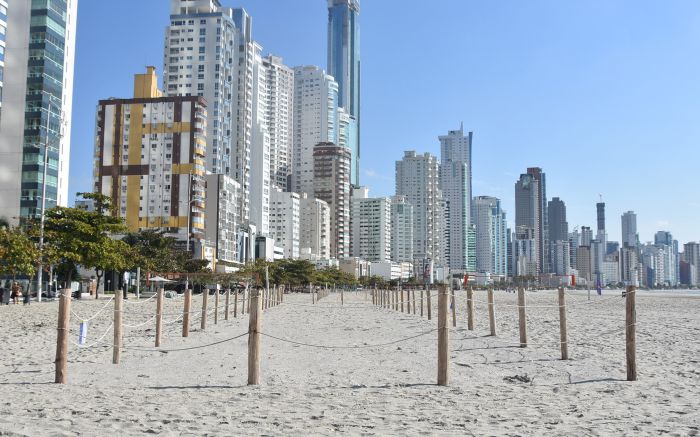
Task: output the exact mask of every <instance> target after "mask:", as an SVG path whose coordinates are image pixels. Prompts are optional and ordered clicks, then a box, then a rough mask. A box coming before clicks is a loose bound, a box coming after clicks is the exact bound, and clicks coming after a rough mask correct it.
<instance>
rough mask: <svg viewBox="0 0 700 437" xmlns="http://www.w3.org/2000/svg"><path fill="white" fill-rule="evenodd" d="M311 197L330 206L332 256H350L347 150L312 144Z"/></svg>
mask: <svg viewBox="0 0 700 437" xmlns="http://www.w3.org/2000/svg"><path fill="white" fill-rule="evenodd" d="M313 159H314V174H313V184H314V185H313V186H314V196H315V197H316V198H317V199H321V200H323V201H325V202H326V203H328V206H329V207H330V209H331V257H333V258H338V259H342V258H347V257H348V256H350V159H351V155H350V150H348V149H347V148H345V147H341V146H336V145H335V144H333V143H319V144H317V145H316V147H314V155H313Z"/></svg>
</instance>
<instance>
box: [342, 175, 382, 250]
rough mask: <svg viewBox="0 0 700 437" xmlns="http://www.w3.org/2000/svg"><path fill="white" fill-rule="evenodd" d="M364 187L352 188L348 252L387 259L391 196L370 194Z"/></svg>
mask: <svg viewBox="0 0 700 437" xmlns="http://www.w3.org/2000/svg"><path fill="white" fill-rule="evenodd" d="M368 191H369V190H368V189H367V188H366V187H356V188H353V190H352V199H351V202H350V205H351V206H350V211H351V214H350V225H351V232H350V256H351V257H353V258H360V259H363V260H366V261H391V199H390V198H388V197H376V198H370V197H369V196H368Z"/></svg>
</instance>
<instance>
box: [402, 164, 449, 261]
mask: <svg viewBox="0 0 700 437" xmlns="http://www.w3.org/2000/svg"><path fill="white" fill-rule="evenodd" d="M439 178H440V163H439V162H438V160H437V158H436V157H435V156H433V155H431V154H430V153H425V154H423V155H417V154H416V152H415V151H412V150H411V151H406V152H404V157H403V159H402V160H401V161H396V194H397V195H401V196H404V197H405V198H406V200H407V201H408V202H409V203H410V204H411V205H412V206H413V257H414V261H415V262H414V266H416V268H422V267H423V266H426V265H431V264H432V266H433V267H434V268H436V267H444V266H445V265H444V257H445V250H444V246H445V243H444V230H445V212H444V199H443V197H442V191H441V189H440V179H439ZM422 273H423V272H421V274H422Z"/></svg>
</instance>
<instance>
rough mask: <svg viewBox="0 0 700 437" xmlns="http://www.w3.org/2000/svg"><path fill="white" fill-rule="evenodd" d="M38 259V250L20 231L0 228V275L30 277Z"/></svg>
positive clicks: (34, 270)
mask: <svg viewBox="0 0 700 437" xmlns="http://www.w3.org/2000/svg"><path fill="white" fill-rule="evenodd" d="M39 258H40V253H39V249H38V248H37V247H36V245H35V244H34V242H33V241H32V240H31V239H30V238H29V237H28V236H27V235H26V234H25V233H24V232H23V231H22V230H21V229H19V228H15V229H10V228H9V227H3V228H0V274H2V275H8V276H12V278H13V279H14V278H16V277H17V276H18V275H20V276H21V275H24V276H32V275H34V274H35V273H36V266H37V264H38V263H39Z"/></svg>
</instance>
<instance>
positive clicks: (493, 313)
mask: <svg viewBox="0 0 700 437" xmlns="http://www.w3.org/2000/svg"><path fill="white" fill-rule="evenodd" d="M488 293H489V295H488V299H489V327H490V328H491V335H492V336H493V337H495V336H496V308H495V304H494V301H493V288H489V292H488ZM472 320H473V318H472Z"/></svg>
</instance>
